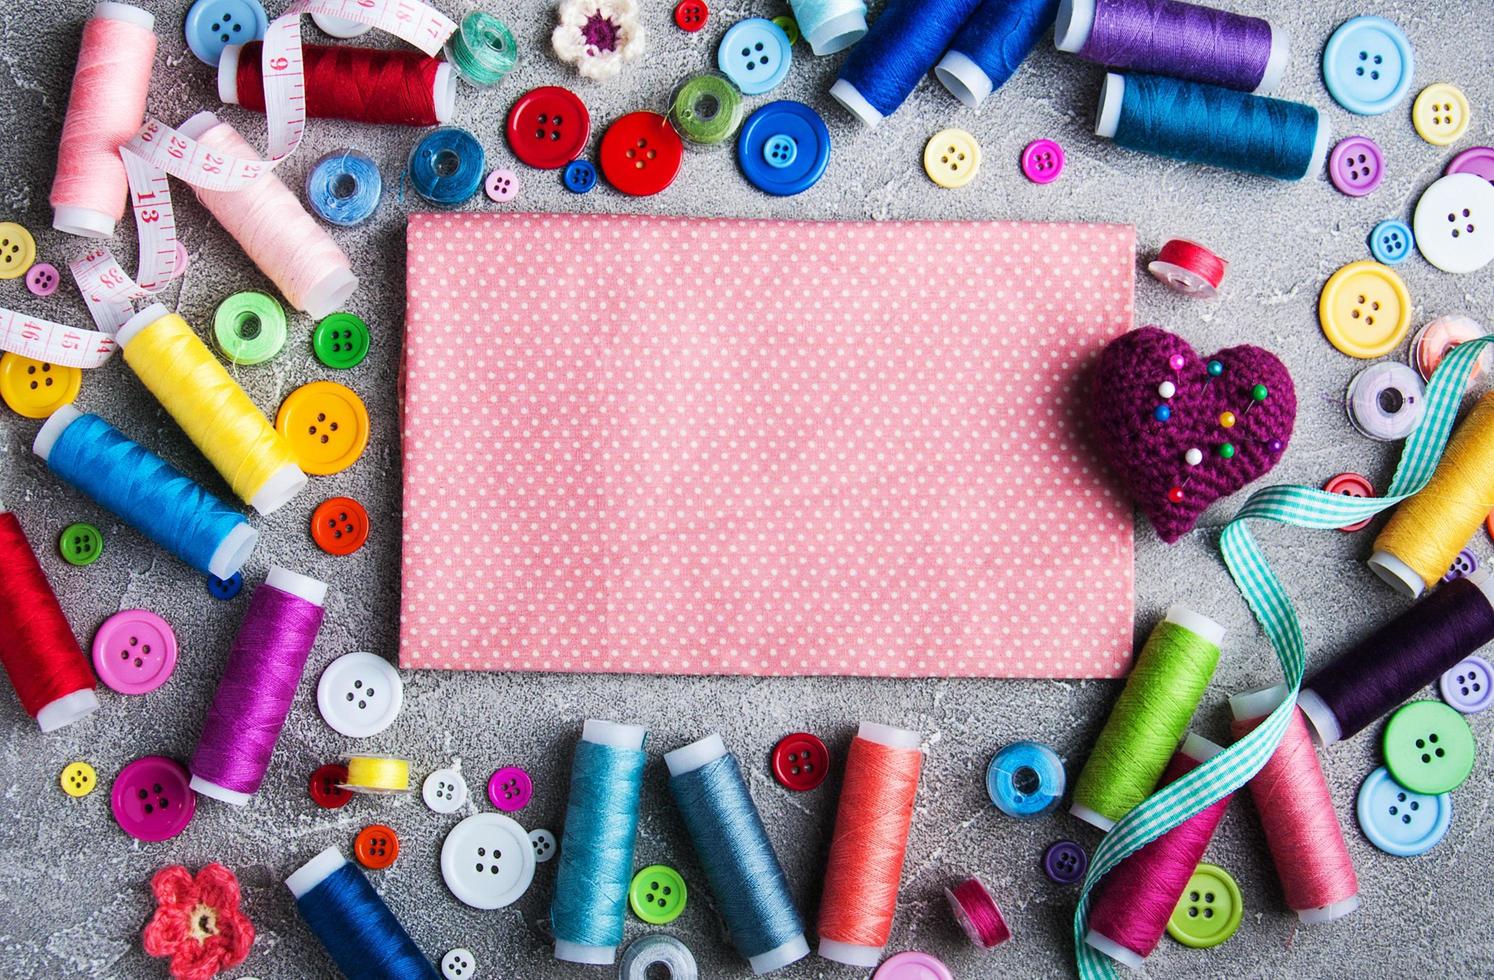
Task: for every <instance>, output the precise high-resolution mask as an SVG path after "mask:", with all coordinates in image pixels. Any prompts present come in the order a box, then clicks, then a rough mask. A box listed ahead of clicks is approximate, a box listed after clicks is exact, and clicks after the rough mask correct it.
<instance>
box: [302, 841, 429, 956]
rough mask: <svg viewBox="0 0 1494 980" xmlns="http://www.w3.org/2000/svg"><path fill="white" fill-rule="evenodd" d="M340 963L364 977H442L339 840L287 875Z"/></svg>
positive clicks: (308, 919)
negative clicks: (346, 852) (339, 846)
mask: <svg viewBox="0 0 1494 980" xmlns="http://www.w3.org/2000/svg"><path fill="white" fill-rule="evenodd" d="M285 887H286V888H289V889H290V892H291V894H292V895H294V896H295V897H296V909H297V911H299V912H300V913H301V918H302V919H304V920H306V924H307V925H308V926H310V927H311V931H312V932H313V933H315V934H316V938H317V939H320V940H321V942H322V946H323V947H325V948H326V950H327V952H328V953H329V954H331V956H332V959H333V961H335V962H336V963H337V968H338V969H339V970H341V971H342V972H343V974H344V975H346V976H349V977H357V978H359V980H436V976H437V974H436V968H435V967H433V966H431V963H430V960H428V959H426V958H425V954H424V953H422V952H421V951H420V947H419V946H416V945H415V940H413V939H411V938H410V934H409V933H408V932H405V927H404V926H402V925H400V924H399V920H398V919H396V918H395V917H394V913H393V912H391V911H389V906H387V905H385V904H384V900H383V899H382V898H380V897H379V893H378V892H376V891H374V888H373V885H371V884H369V883H368V879H367V878H365V877H363V872H361V871H359V870H358V869H357V868H356V867H354V866H353V865H351V864H349V863H348V862H347V859H346V858H344V857H343V856H342V852H341V851H340V850H338V849H337V846H336V845H333V846H332V847H329V848H327V849H326V850H325V851H322V852H321V853H320V854H318V855H317V856H316V857H314V858H312V859H311V860H310V861H307V862H306V863H305V864H303V865H301V867H299V868H297V869H296V870H295V872H293V873H292V874H291V876H290V877H289V878H287V879H285Z"/></svg>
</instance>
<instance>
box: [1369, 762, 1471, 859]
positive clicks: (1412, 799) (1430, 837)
mask: <svg viewBox="0 0 1494 980" xmlns="http://www.w3.org/2000/svg"><path fill="white" fill-rule="evenodd" d="M1355 809H1356V812H1357V814H1358V817H1359V829H1360V830H1362V831H1364V836H1366V837H1368V838H1369V842H1370V843H1371V844H1373V845H1375V846H1376V847H1378V848H1379V849H1380V850H1382V851H1384V852H1385V853H1386V854H1394V855H1395V856H1396V857H1415V856H1416V855H1418V854H1425V853H1426V852H1427V851H1430V850H1431V849H1432V848H1434V847H1436V846H1437V842H1438V841H1440V840H1441V839H1442V837H1443V835H1444V834H1446V833H1447V828H1448V827H1450V826H1451V825H1452V796H1451V795H1449V794H1447V793H1441V794H1439V795H1437V796H1428V795H1426V794H1425V793H1413V792H1412V791H1411V790H1409V789H1406V788H1405V787H1404V786H1402V785H1401V784H1400V783H1398V782H1396V781H1395V780H1394V779H1392V778H1391V777H1390V771H1389V770H1388V769H1386V768H1385V767H1384V766H1380V767H1379V768H1378V769H1376V770H1375V771H1374V772H1372V773H1370V774H1369V775H1368V776H1367V777H1365V780H1364V782H1363V783H1362V784H1360V786H1359V799H1358V802H1357V804H1356V808H1355Z"/></svg>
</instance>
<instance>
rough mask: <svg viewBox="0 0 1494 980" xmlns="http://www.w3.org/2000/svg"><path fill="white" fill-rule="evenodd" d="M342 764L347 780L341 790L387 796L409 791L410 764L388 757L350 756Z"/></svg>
mask: <svg viewBox="0 0 1494 980" xmlns="http://www.w3.org/2000/svg"><path fill="white" fill-rule="evenodd" d="M344 762H345V763H346V765H347V767H348V780H347V782H345V783H343V784H342V788H343V789H345V790H348V791H349V792H352V793H367V794H369V795H371V796H387V795H390V794H393V793H408V792H409V791H410V763H409V762H407V761H405V760H404V759H397V758H394V757H393V756H388V755H352V756H348V757H347V758H346V759H345V760H344Z"/></svg>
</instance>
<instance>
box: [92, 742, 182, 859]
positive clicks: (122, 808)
mask: <svg viewBox="0 0 1494 980" xmlns="http://www.w3.org/2000/svg"><path fill="white" fill-rule="evenodd" d="M190 779H191V776H190V775H188V773H187V767H186V766H184V765H182V764H181V763H180V762H177V761H176V760H174V759H168V758H166V757H165V756H159V755H147V756H144V757H143V758H140V759H136V760H135V761H134V762H132V763H130V764H129V765H127V766H125V767H124V768H123V769H121V770H120V771H119V775H118V776H115V777H114V789H113V791H112V792H111V793H110V794H109V806H110V808H111V809H113V810H114V819H115V820H117V821H118V822H119V826H120V827H121V828H122V829H123V830H124V832H125V833H127V834H129V835H130V836H131V837H134V838H135V839H136V840H144V841H159V840H169V839H170V838H172V837H175V836H176V835H177V834H179V833H181V832H182V831H183V830H185V829H186V827H187V824H189V823H191V822H192V814H194V813H196V812H197V795H196V794H195V793H193V792H192V790H191V789H190V788H189V787H188V781H189V780H190Z"/></svg>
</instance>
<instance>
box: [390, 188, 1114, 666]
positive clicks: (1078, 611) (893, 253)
mask: <svg viewBox="0 0 1494 980" xmlns="http://www.w3.org/2000/svg"><path fill="white" fill-rule="evenodd" d="M1134 246H1135V242H1134V231H1133V229H1131V228H1129V227H1121V226H1112V225H1077V224H1070V225H1065V224H1004V223H890V222H870V223H819V222H807V221H776V220H768V221H748V220H741V221H739V220H717V219H684V218H678V219H674V218H654V217H632V216H590V215H538V214H505V215H473V214H450V215H414V216H412V217H411V218H410V224H409V231H408V248H409V264H408V277H409V283H408V296H409V311H408V323H407V328H406V336H405V378H404V420H403V425H404V481H405V485H404V555H403V562H404V567H403V581H404V588H403V595H402V600H401V615H400V622H401V630H400V663H401V666H404V667H410V668H435V669H459V670H550V671H607V672H617V673H660V674H756V675H781V674H840V675H868V676H889V677H923V676H948V677H955V676H975V677H1116V676H1120V675H1121V674H1123V673H1124V672H1125V669H1126V666H1127V664H1128V663H1129V660H1130V653H1131V641H1132V634H1131V611H1132V541H1131V508H1130V506H1129V505H1128V504H1127V503H1125V502H1124V501H1123V500H1122V499H1121V498H1120V497H1119V496H1118V495H1117V493H1116V492H1115V491H1114V490H1113V489H1112V488H1111V487H1110V485H1109V484H1108V483H1107V482H1106V480H1105V479H1104V477H1103V476H1102V475H1101V472H1100V466H1099V464H1098V462H1097V461H1096V460H1095V459H1094V458H1093V454H1092V453H1091V452H1090V451H1088V450H1087V448H1086V446H1085V444H1084V442H1083V441H1082V438H1081V436H1080V428H1081V419H1082V417H1083V408H1082V395H1081V392H1083V391H1084V390H1085V388H1084V384H1083V382H1084V374H1085V371H1086V369H1087V367H1088V366H1089V365H1090V363H1091V362H1092V361H1093V359H1094V358H1095V357H1096V356H1097V355H1098V353H1099V351H1100V349H1101V348H1102V347H1103V346H1104V345H1105V343H1106V342H1107V341H1109V340H1111V339H1112V338H1114V337H1116V336H1118V335H1120V334H1121V333H1124V332H1125V331H1126V330H1128V329H1129V328H1130V326H1131V313H1132V294H1131V285H1132V275H1133V271H1134Z"/></svg>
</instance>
